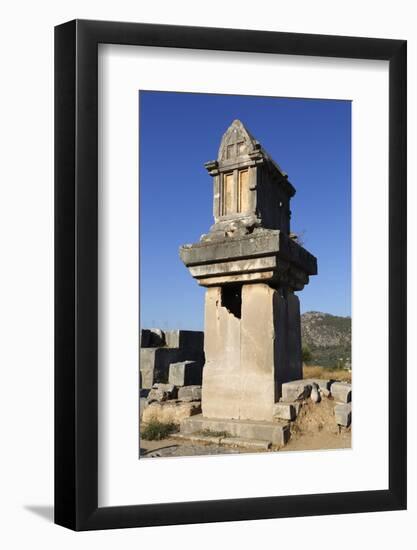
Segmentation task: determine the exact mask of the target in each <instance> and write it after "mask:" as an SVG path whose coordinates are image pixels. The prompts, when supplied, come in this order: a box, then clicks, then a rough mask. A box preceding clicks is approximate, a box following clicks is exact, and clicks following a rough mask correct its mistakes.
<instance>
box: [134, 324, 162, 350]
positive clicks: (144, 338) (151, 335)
mask: <svg viewBox="0 0 417 550" xmlns="http://www.w3.org/2000/svg"><path fill="white" fill-rule="evenodd" d="M164 345H165V334H164V331H163V330H161V329H160V328H143V329H142V330H141V331H140V347H141V348H158V347H160V346H164Z"/></svg>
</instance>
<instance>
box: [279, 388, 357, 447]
mask: <svg viewBox="0 0 417 550" xmlns="http://www.w3.org/2000/svg"><path fill="white" fill-rule="evenodd" d="M334 406H335V402H334V401H333V399H326V398H324V399H322V401H321V402H320V403H317V404H315V403H312V402H311V401H306V402H304V403H303V406H302V408H301V410H300V413H299V415H298V418H297V420H296V421H295V422H293V423H292V426H291V438H290V440H289V442H288V443H287V444H286V445H285V447H283V448H282V449H281V451H312V450H319V449H347V448H349V447H350V446H351V429H350V428H341V427H339V426H337V424H336V422H335V419H334Z"/></svg>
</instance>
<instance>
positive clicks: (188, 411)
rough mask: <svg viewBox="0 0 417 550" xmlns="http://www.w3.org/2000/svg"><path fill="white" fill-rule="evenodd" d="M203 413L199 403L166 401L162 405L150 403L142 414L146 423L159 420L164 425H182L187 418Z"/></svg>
mask: <svg viewBox="0 0 417 550" xmlns="http://www.w3.org/2000/svg"><path fill="white" fill-rule="evenodd" d="M199 413H201V406H200V403H199V402H192V403H181V402H178V401H165V402H162V403H159V402H154V403H150V404H149V405H148V406H147V407H146V408H145V409H144V410H143V413H142V421H143V422H144V423H147V422H150V421H152V420H157V421H159V422H162V423H171V422H173V423H174V424H180V422H181V421H182V420H184V419H185V418H188V417H191V416H192V415H197V414H199Z"/></svg>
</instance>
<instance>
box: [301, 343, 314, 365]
mask: <svg viewBox="0 0 417 550" xmlns="http://www.w3.org/2000/svg"><path fill="white" fill-rule="evenodd" d="M302 358H303V363H309V362H310V361H311V360H312V359H313V354H312V353H311V351H310V348H309V347H307V346H303V348H302Z"/></svg>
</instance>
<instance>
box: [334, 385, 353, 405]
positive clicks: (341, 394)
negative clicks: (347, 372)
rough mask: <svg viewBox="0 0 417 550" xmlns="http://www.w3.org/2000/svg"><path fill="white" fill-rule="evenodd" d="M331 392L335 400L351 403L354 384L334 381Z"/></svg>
mask: <svg viewBox="0 0 417 550" xmlns="http://www.w3.org/2000/svg"><path fill="white" fill-rule="evenodd" d="M330 392H331V394H332V397H333V399H334V400H335V401H338V402H339V403H349V401H351V399H352V385H351V384H347V383H346V382H333V384H332V385H331V386H330Z"/></svg>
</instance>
